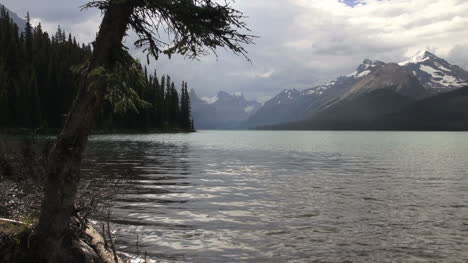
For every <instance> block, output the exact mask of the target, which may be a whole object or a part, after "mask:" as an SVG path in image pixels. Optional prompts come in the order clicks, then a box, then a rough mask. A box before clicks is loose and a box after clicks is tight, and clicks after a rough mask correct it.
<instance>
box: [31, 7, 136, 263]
mask: <svg viewBox="0 0 468 263" xmlns="http://www.w3.org/2000/svg"><path fill="white" fill-rule="evenodd" d="M127 2H131V1H121V0H111V1H110V4H109V7H108V8H107V9H106V10H105V14H104V18H103V20H102V22H101V27H100V30H99V33H98V36H97V38H96V42H95V44H94V50H93V55H92V58H91V61H90V64H89V68H88V73H89V72H91V71H92V70H93V69H95V68H97V67H104V68H105V69H109V70H111V69H112V68H113V66H114V65H115V63H116V60H117V59H118V57H119V56H120V55H121V50H122V40H123V38H124V36H125V34H126V31H127V27H128V21H129V17H130V15H131V14H132V12H133V7H132V5H131V4H129V3H127ZM83 83H84V84H83V85H82V86H81V88H80V90H79V92H78V95H77V97H76V99H75V101H74V102H73V105H72V108H71V110H70V113H69V115H68V119H67V121H66V123H65V126H64V128H63V130H62V132H61V133H60V135H59V136H58V138H57V141H56V142H55V144H54V146H53V147H52V149H51V151H50V153H49V159H48V166H47V179H46V180H47V181H46V186H45V193H44V199H43V201H42V207H41V215H40V218H39V224H38V237H39V240H40V244H39V246H40V253H41V254H42V256H43V257H44V258H43V260H44V261H47V262H63V259H64V258H66V255H64V253H66V249H64V248H66V247H67V246H68V245H67V244H66V243H70V242H67V236H68V235H67V229H68V227H69V223H70V218H71V215H72V213H73V212H74V209H75V208H74V202H75V197H76V192H77V187H78V183H79V181H80V166H81V160H82V154H83V152H84V150H85V149H86V145H87V142H88V136H89V134H90V131H91V129H92V128H93V126H94V122H95V120H96V116H97V112H98V111H99V109H100V107H101V105H102V101H103V100H104V95H105V93H106V90H105V88H104V87H103V88H100V89H99V90H89V88H88V86H87V82H86V81H84V82H83ZM64 256H65V257H64Z"/></svg>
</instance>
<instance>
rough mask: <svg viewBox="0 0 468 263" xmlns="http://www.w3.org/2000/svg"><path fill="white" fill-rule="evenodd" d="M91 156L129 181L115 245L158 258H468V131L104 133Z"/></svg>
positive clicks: (103, 173) (92, 166)
mask: <svg viewBox="0 0 468 263" xmlns="http://www.w3.org/2000/svg"><path fill="white" fill-rule="evenodd" d="M86 159H87V160H86V162H85V168H84V173H85V174H86V176H88V177H91V178H95V179H99V180H97V181H98V182H101V183H105V182H107V180H111V179H120V181H119V185H120V186H119V191H120V194H119V195H118V196H116V197H115V200H114V204H113V208H112V213H113V221H112V223H113V228H114V229H116V230H118V232H117V233H118V234H117V241H116V242H117V245H118V246H119V247H120V248H121V249H122V250H124V251H126V252H128V253H136V245H135V244H136V239H137V235H138V236H139V244H140V250H141V251H147V253H148V256H149V257H150V258H152V259H157V260H158V262H468V261H467V260H468V133H431V132H427V133H422V132H283V131H278V132H267V131H201V132H198V133H194V134H175V135H110V136H95V137H93V138H92V139H91V143H90V145H89V150H88V152H87V154H86ZM104 190H105V189H104Z"/></svg>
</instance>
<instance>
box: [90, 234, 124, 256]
mask: <svg viewBox="0 0 468 263" xmlns="http://www.w3.org/2000/svg"><path fill="white" fill-rule="evenodd" d="M86 235H87V236H88V237H89V238H90V241H91V246H92V247H93V248H94V251H95V252H96V254H97V255H98V256H99V258H100V259H101V260H102V262H104V263H116V262H118V263H123V261H122V260H121V259H120V258H118V257H117V256H116V255H113V253H112V252H110V251H109V250H107V248H106V247H105V244H104V238H103V237H102V236H101V234H99V232H98V231H96V229H94V227H92V226H90V225H88V226H87V228H86ZM114 256H115V257H114Z"/></svg>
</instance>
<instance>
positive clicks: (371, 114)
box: [273, 64, 427, 130]
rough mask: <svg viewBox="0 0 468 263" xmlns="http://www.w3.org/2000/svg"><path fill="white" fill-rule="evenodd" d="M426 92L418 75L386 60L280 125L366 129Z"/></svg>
mask: <svg viewBox="0 0 468 263" xmlns="http://www.w3.org/2000/svg"><path fill="white" fill-rule="evenodd" d="M426 94H427V92H426V90H425V89H424V87H422V86H421V85H420V84H419V82H418V81H417V79H416V77H415V76H413V75H412V74H410V73H408V72H406V71H405V70H404V69H403V68H401V67H400V66H398V65H396V64H386V65H384V66H382V67H381V68H380V69H378V70H376V71H374V72H372V73H369V74H368V75H366V76H365V77H363V78H361V79H360V80H359V81H357V82H356V83H355V84H354V85H353V86H352V87H351V89H349V90H348V91H347V92H346V93H345V94H343V95H342V96H340V97H339V98H336V99H335V100H333V101H331V102H330V103H329V104H328V105H326V106H324V107H323V108H322V109H320V110H319V111H318V112H316V113H314V114H313V115H312V116H311V117H310V118H308V119H307V120H305V121H301V122H296V123H289V124H284V125H278V127H277V128H287V129H331V130H336V129H338V130H343V129H350V130H352V129H363V128H367V126H368V125H369V122H371V121H373V120H374V119H376V118H378V117H380V116H382V115H385V114H389V113H393V112H397V111H399V110H401V109H403V108H404V107H406V106H408V105H410V104H411V103H413V102H415V101H416V100H417V99H419V98H422V97H424V96H425V95H426ZM273 128H275V127H273Z"/></svg>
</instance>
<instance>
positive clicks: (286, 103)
mask: <svg viewBox="0 0 468 263" xmlns="http://www.w3.org/2000/svg"><path fill="white" fill-rule="evenodd" d="M384 65H385V63H384V62H382V61H372V60H369V59H365V60H364V61H363V62H362V63H361V64H360V65H359V66H358V67H357V68H356V70H355V71H354V72H353V73H351V74H349V75H348V76H342V77H339V78H337V79H336V80H334V81H331V82H329V83H327V84H324V85H320V86H316V87H313V88H309V89H305V90H302V91H299V90H296V89H291V90H283V91H282V92H281V93H280V94H278V95H277V96H275V97H274V98H272V99H271V100H269V101H267V102H266V103H265V104H264V106H263V107H262V108H260V109H259V110H258V111H257V113H256V114H254V115H252V116H251V117H250V119H249V121H248V126H250V127H255V126H259V125H270V124H275V123H282V122H288V121H298V120H302V119H304V118H306V117H307V116H308V115H310V114H311V113H313V112H314V111H316V110H318V109H319V108H321V107H322V106H324V105H325V104H327V103H328V102H329V101H330V100H332V99H333V98H337V97H339V96H341V95H343V94H344V93H345V92H346V91H347V90H349V89H350V88H351V87H352V86H353V85H354V84H355V83H356V82H357V81H359V80H360V79H362V78H364V77H365V76H367V75H368V74H370V73H372V72H375V71H377V70H379V69H380V68H382V67H383V66H384Z"/></svg>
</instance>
